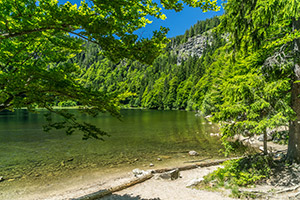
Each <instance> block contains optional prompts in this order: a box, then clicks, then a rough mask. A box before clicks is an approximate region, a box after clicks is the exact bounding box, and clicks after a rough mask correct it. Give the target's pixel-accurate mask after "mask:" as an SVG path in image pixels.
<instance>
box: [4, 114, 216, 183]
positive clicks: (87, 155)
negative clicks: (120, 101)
mask: <svg viewBox="0 0 300 200" xmlns="http://www.w3.org/2000/svg"><path fill="white" fill-rule="evenodd" d="M43 112H45V111H41V113H40V114H33V113H29V112H27V111H26V110H17V111H15V112H13V113H11V112H2V113H0V176H3V177H4V178H5V179H6V180H9V179H10V181H15V180H18V179H24V178H30V177H31V178H32V177H34V178H36V177H39V178H40V177H45V176H58V175H59V174H62V173H64V171H70V170H71V171H72V170H76V169H86V168H109V167H118V166H124V165H135V164H140V165H142V164H147V165H149V163H150V162H155V161H157V158H158V157H161V158H162V159H169V158H170V157H172V158H176V157H184V156H183V155H187V152H188V151H190V150H195V151H197V152H199V153H200V155H201V157H211V156H218V155H220V153H219V150H220V148H221V145H220V142H219V141H218V140H217V138H216V137H211V136H210V133H215V132H218V128H217V127H216V126H215V125H211V124H209V123H208V121H206V120H205V119H204V118H202V117H196V116H195V113H194V112H185V111H154V110H122V111H121V113H122V115H123V118H122V121H120V120H118V119H116V118H113V117H111V116H110V115H109V114H101V115H99V116H98V117H97V118H91V117H88V116H85V115H81V116H80V117H79V118H80V120H84V121H88V122H91V123H94V124H97V125H98V126H99V127H101V128H102V130H104V131H107V132H108V133H109V134H110V135H111V136H110V137H105V141H104V142H103V141H98V140H95V139H89V140H87V141H85V140H82V139H81V138H82V135H81V134H80V133H75V134H74V135H71V136H67V135H66V134H65V133H64V132H63V131H52V132H50V133H46V132H43V131H42V126H43V124H45V120H44V117H43ZM72 112H76V111H72ZM4 182H5V181H4ZM0 185H1V183H0Z"/></svg>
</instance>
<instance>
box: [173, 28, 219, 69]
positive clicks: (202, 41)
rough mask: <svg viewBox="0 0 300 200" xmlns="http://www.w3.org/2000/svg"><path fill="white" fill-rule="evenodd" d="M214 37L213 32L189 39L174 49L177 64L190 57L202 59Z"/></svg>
mask: <svg viewBox="0 0 300 200" xmlns="http://www.w3.org/2000/svg"><path fill="white" fill-rule="evenodd" d="M212 39H213V37H212V36H211V31H208V32H206V33H203V34H201V35H197V36H194V37H192V38H189V39H188V41H187V42H186V43H183V44H180V45H178V46H174V47H172V52H174V53H175V54H176V55H177V64H178V65H179V64H181V62H182V60H186V59H187V58H188V56H197V57H201V56H202V55H203V53H204V51H205V49H206V48H207V46H208V45H211V43H212Z"/></svg>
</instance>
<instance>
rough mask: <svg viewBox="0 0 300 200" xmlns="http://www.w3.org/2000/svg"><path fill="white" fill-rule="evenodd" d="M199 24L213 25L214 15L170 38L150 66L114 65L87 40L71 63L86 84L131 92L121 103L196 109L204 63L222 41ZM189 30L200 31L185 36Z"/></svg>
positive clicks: (201, 94)
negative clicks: (85, 46)
mask: <svg viewBox="0 0 300 200" xmlns="http://www.w3.org/2000/svg"><path fill="white" fill-rule="evenodd" d="M200 25H201V27H206V28H207V27H212V26H216V25H218V18H216V17H215V18H213V19H209V20H206V21H202V22H198V23H197V24H196V25H194V26H193V27H191V29H190V30H188V31H187V32H186V34H185V35H183V36H177V37H175V38H171V42H170V43H169V44H168V46H167V48H166V50H165V53H163V54H162V55H160V56H159V57H158V58H157V59H156V60H155V61H154V62H153V64H152V65H150V66H149V65H145V64H142V63H139V62H137V61H131V60H123V61H121V62H120V63H118V64H114V63H112V62H110V61H109V60H108V59H106V58H104V57H103V56H102V55H100V54H99V52H100V48H99V47H97V46H96V45H93V44H91V43H87V44H86V45H87V50H86V51H85V52H82V53H81V54H79V55H78V56H77V57H76V58H74V59H73V60H72V62H76V63H78V64H79V65H80V66H81V67H82V69H83V73H82V76H81V80H80V81H81V82H82V83H84V84H85V86H86V87H93V88H95V89H96V90H102V91H107V92H111V93H123V92H132V93H134V94H135V95H134V96H131V97H129V98H128V99H127V100H126V101H124V102H123V103H124V104H126V105H128V106H134V107H145V108H151V109H190V110H198V109H199V108H200V107H201V105H202V102H203V98H204V94H205V89H206V88H208V86H206V84H209V81H203V79H204V78H205V77H207V74H209V73H210V71H211V69H209V68H208V67H207V66H209V64H210V63H211V62H212V60H213V58H212V53H213V52H214V50H215V49H217V48H218V47H220V46H222V45H223V44H224V40H223V39H222V37H220V36H218V35H216V34H214V33H213V32H212V31H211V30H208V31H207V30H206V28H204V29H203V30H202V29H199V27H200ZM198 26H199V27H198ZM192 30H201V31H202V32H201V31H200V32H201V34H199V35H195V34H189V35H187V33H190V32H192ZM204 30H205V31H204ZM189 36H190V37H189ZM205 74H206V75H205ZM204 75H205V76H204Z"/></svg>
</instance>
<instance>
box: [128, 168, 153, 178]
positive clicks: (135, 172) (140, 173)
mask: <svg viewBox="0 0 300 200" xmlns="http://www.w3.org/2000/svg"><path fill="white" fill-rule="evenodd" d="M132 173H133V175H134V176H135V177H137V178H139V177H142V176H145V175H148V174H150V173H151V171H144V170H140V169H134V170H132Z"/></svg>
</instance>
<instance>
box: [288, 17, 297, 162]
mask: <svg viewBox="0 0 300 200" xmlns="http://www.w3.org/2000/svg"><path fill="white" fill-rule="evenodd" d="M292 25H293V29H294V30H295V29H297V30H300V20H299V19H298V20H295V19H294V20H293V24H292ZM299 48H300V39H295V40H294V76H293V79H292V80H291V81H292V83H291V84H292V88H291V107H292V109H293V110H294V112H295V113H296V119H295V120H294V121H291V122H290V124H289V127H290V130H289V143H288V154H287V158H288V160H289V161H290V162H297V163H300V98H299V95H300V82H298V81H300V63H299Z"/></svg>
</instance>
